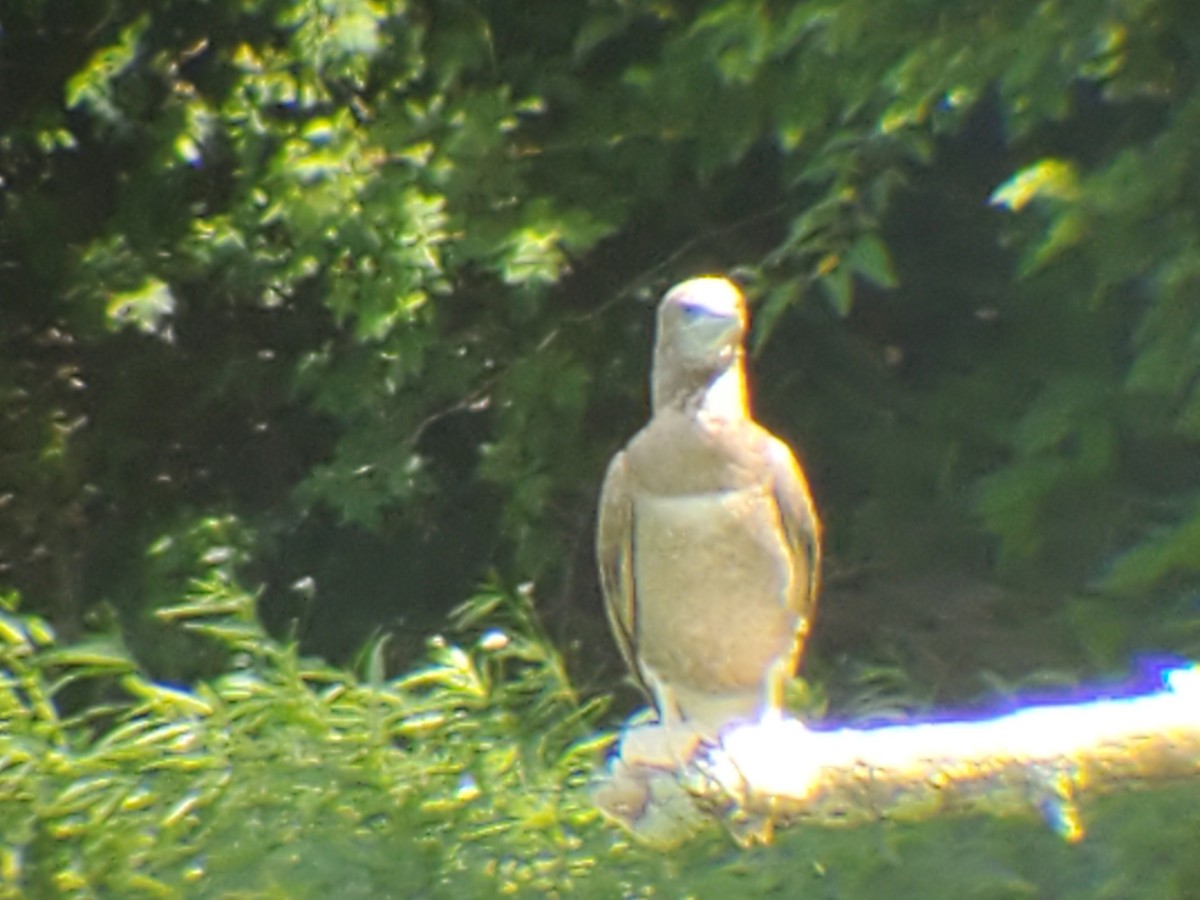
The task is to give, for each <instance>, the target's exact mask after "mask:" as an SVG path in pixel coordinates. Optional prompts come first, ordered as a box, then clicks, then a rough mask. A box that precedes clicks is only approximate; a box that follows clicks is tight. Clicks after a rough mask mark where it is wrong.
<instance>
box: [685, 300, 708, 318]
mask: <svg viewBox="0 0 1200 900" xmlns="http://www.w3.org/2000/svg"><path fill="white" fill-rule="evenodd" d="M679 311H680V312H682V313H683V317H684V318H685V319H699V318H700V317H701V316H704V315H706V314H707V313H708V310H706V309H705V308H704V307H703V306H700V305H699V304H697V303H681V304H679Z"/></svg>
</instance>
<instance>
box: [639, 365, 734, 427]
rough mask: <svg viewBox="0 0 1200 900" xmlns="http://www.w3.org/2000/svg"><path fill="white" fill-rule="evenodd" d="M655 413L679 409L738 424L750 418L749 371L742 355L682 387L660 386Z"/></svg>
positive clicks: (654, 402) (677, 384) (705, 418)
mask: <svg viewBox="0 0 1200 900" xmlns="http://www.w3.org/2000/svg"><path fill="white" fill-rule="evenodd" d="M653 404H654V410H655V411H656V412H657V411H659V410H664V409H668V408H674V409H678V410H680V411H682V412H684V413H686V414H687V415H689V416H690V417H693V418H697V419H704V420H721V421H736V420H739V419H746V418H749V416H750V410H749V405H748V401H747V394H746V371H745V367H744V366H743V365H742V358H741V355H740V354H739V355H738V356H737V357H735V358H734V359H733V360H731V361H730V363H729V365H727V366H725V367H724V368H722V369H720V370H718V371H716V372H706V373H698V374H697V375H696V376H695V377H693V378H691V379H689V380H688V382H682V383H669V384H664V383H656V384H655V385H654V398H653Z"/></svg>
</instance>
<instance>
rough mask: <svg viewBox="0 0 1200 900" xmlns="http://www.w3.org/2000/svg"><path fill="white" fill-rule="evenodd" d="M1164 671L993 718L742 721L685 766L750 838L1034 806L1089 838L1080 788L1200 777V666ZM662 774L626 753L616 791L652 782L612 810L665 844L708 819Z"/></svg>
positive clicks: (687, 785)
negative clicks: (688, 807)
mask: <svg viewBox="0 0 1200 900" xmlns="http://www.w3.org/2000/svg"><path fill="white" fill-rule="evenodd" d="M1156 674H1157V682H1158V683H1157V684H1156V685H1155V686H1154V687H1153V688H1152V689H1149V690H1146V689H1142V690H1141V691H1140V692H1138V693H1131V692H1130V689H1129V688H1128V687H1127V688H1125V689H1124V690H1123V691H1122V692H1116V691H1113V692H1110V693H1109V695H1108V696H1102V697H1096V696H1093V697H1092V698H1091V699H1088V700H1084V701H1076V702H1060V703H1054V704H1046V703H1042V704H1039V705H1029V706H1026V707H1024V708H1020V709H1017V710H1015V711H1012V712H1009V713H1006V714H1003V715H998V716H995V717H992V718H986V719H974V720H971V719H958V720H952V719H948V718H942V719H940V720H937V721H923V722H915V723H907V724H900V725H887V726H880V727H869V728H824V727H807V726H805V725H804V724H803V723H801V722H799V721H797V720H794V719H775V720H765V721H760V722H756V723H752V724H746V725H740V726H736V727H734V728H732V729H730V730H728V731H726V732H725V733H723V734H722V735H721V737H720V739H719V741H718V742H717V743H715V744H712V743H708V744H701V745H700V746H699V747H698V748H697V749H696V751H695V752H694V753H693V754H692V755H691V756H690V758H689V759H687V760H686V761H684V762H683V763H682V764H681V765H680V766H679V767H677V768H676V769H675V771H674V773H673V774H674V777H675V780H676V782H677V784H679V785H681V786H682V788H683V789H685V790H686V792H687V794H688V795H690V797H691V798H692V799H693V802H694V803H697V804H698V806H697V809H699V808H701V807H703V808H706V809H708V810H710V811H711V810H715V811H718V812H720V813H722V814H723V815H724V816H725V817H726V819H727V821H729V822H730V823H731V824H733V825H734V827H735V834H738V835H739V836H740V837H742V838H743V839H746V840H752V839H769V837H770V835H771V830H772V828H773V827H774V825H776V824H778V823H787V822H793V821H798V820H804V821H809V822H815V823H819V824H824V825H853V824H858V823H861V822H866V821H874V820H879V819H885V818H886V819H901V820H910V821H915V820H924V819H929V818H932V817H934V816H939V815H945V814H961V813H981V814H991V815H1014V814H1018V815H1019V814H1026V815H1028V814H1030V813H1033V814H1038V815H1041V816H1042V817H1044V818H1045V819H1046V820H1047V821H1048V822H1049V823H1050V824H1051V825H1052V826H1053V827H1054V828H1055V830H1056V831H1058V832H1059V833H1060V834H1061V835H1062V836H1063V837H1064V838H1066V839H1067V840H1071V841H1077V840H1080V839H1082V837H1083V836H1084V827H1083V823H1082V821H1081V819H1080V814H1079V811H1078V808H1077V807H1076V803H1075V801H1076V799H1077V798H1079V797H1081V796H1084V795H1087V794H1098V793H1104V792H1108V791H1113V790H1117V789H1127V788H1136V787H1138V786H1142V785H1149V784H1155V783H1161V782H1163V781H1165V780H1170V779H1181V778H1188V777H1195V776H1196V775H1197V774H1200V668H1198V667H1197V666H1194V665H1193V666H1186V667H1177V668H1171V669H1162V670H1160V671H1159V672H1158V673H1156ZM1118 693H1119V695H1118ZM664 774H665V773H664V772H663V770H662V769H658V770H654V772H653V773H651V770H649V769H648V768H647V767H646V766H645V765H644V764H643V763H642V762H641V761H640V760H628V759H624V758H618V759H617V760H616V761H615V762H614V767H613V775H612V781H613V784H614V785H616V786H617V787H618V788H619V787H620V786H622V785H624V786H625V787H626V788H628V787H630V786H632V785H633V784H635V783H637V782H638V781H639V779H640V782H641V783H644V784H646V785H648V786H650V790H649V791H648V793H647V802H646V803H645V805H644V808H641V809H638V808H636V807H628V806H627V807H625V808H624V810H618V811H617V812H615V813H614V812H613V811H612V810H608V811H609V812H610V814H614V815H616V816H617V817H618V818H622V816H621V815H620V813H621V812H622V811H623V812H625V813H626V815H625V816H624V817H623V819H624V823H625V824H626V825H627V827H629V828H630V830H631V831H632V832H633V833H634V834H635V836H638V837H641V838H644V839H646V840H648V841H651V842H655V843H671V842H674V841H677V840H679V839H681V838H682V837H684V836H685V833H686V831H687V830H688V829H691V830H694V829H695V828H696V827H697V826H698V825H699V824H700V822H701V819H700V817H699V816H698V815H697V816H694V817H689V816H688V815H686V814H685V813H684V812H683V811H682V807H681V806H680V796H677V795H675V794H672V792H671V791H669V790H668V789H667V788H666V786H665V785H664V784H663V783H662V781H661V777H662V776H663V775H664ZM679 794H680V795H682V791H680V792H679ZM609 796H615V795H613V794H610V795H609ZM600 799H601V805H602V807H603V805H604V797H603V796H602V797H601V798H600ZM631 812H632V813H633V814H630V813H631ZM664 817H665V818H664ZM664 822H665V823H666V825H665V826H664Z"/></svg>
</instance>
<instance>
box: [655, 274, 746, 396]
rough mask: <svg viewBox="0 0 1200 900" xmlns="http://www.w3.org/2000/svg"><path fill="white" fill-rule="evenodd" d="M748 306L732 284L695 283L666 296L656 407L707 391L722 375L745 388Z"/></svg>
mask: <svg viewBox="0 0 1200 900" xmlns="http://www.w3.org/2000/svg"><path fill="white" fill-rule="evenodd" d="M746 328H747V313H746V300H745V298H744V297H743V296H742V292H741V291H740V290H738V288H737V286H736V285H734V284H733V282H731V281H729V280H728V279H725V278H719V277H716V276H708V277H704V278H693V279H691V280H690V281H685V282H683V283H682V284H678V285H676V286H675V287H673V288H671V290H669V291H667V293H666V296H664V297H663V299H662V302H661V303H660V304H659V307H658V334H657V339H656V342H655V348H654V402H655V406H656V407H658V406H660V405H663V404H666V403H671V402H675V401H677V400H679V399H680V398H681V397H684V396H687V395H689V394H695V393H697V392H701V391H707V390H709V389H710V388H711V387H712V386H713V384H714V382H716V381H717V380H719V379H720V378H721V377H722V375H724V374H725V373H729V374H730V376H731V378H732V379H733V380H735V381H737V382H738V385H740V383H741V378H742V372H741V363H742V342H743V340H744V339H745V336H746Z"/></svg>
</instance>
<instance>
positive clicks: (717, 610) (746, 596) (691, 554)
mask: <svg viewBox="0 0 1200 900" xmlns="http://www.w3.org/2000/svg"><path fill="white" fill-rule="evenodd" d="M633 537H634V542H633V546H634V560H633V564H634V579H635V583H636V585H637V588H636V593H637V647H638V655H639V656H640V657H641V658H642V659H643V661H644V662H645V663H646V664H647V665H649V666H651V667H653V668H654V669H655V670H656V671H658V672H662V673H664V674H666V675H667V677H669V678H670V680H672V681H677V682H679V683H680V684H681V685H687V686H689V687H692V688H696V689H699V690H712V691H730V690H737V689H740V688H747V687H751V686H753V685H756V684H760V683H761V682H762V680H763V678H764V675H765V673H766V671H767V669H768V668H769V667H770V666H771V664H772V663H774V662H775V661H776V660H777V659H778V658H779V657H780V655H781V654H785V653H788V652H789V651H790V650H791V648H792V646H793V642H794V639H795V633H796V624H797V617H796V614H795V613H794V612H793V611H792V610H791V609H790V603H789V601H790V599H791V596H792V592H793V591H794V590H796V589H797V585H796V572H795V571H794V566H795V563H794V561H793V559H792V556H791V554H790V552H789V550H788V547H787V545H786V543H785V538H784V534H783V530H782V528H781V526H780V521H779V513H778V509H777V507H776V504H775V502H774V499H773V497H772V496H771V495H770V493H769V492H768V490H767V489H766V488H765V487H763V486H754V487H748V488H743V489H740V490H728V491H719V492H714V493H706V494H688V495H679V496H661V495H653V494H650V495H642V496H640V497H638V498H637V500H636V501H635V506H634V535H633ZM668 673H669V674H668Z"/></svg>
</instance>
